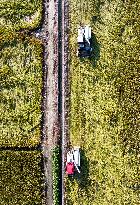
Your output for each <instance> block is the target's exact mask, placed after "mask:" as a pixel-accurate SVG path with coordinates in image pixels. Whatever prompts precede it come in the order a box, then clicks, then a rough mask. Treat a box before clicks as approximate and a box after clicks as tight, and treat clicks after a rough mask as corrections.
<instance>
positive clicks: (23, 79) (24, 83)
mask: <svg viewBox="0 0 140 205" xmlns="http://www.w3.org/2000/svg"><path fill="white" fill-rule="evenodd" d="M0 46H1V49H2V50H1V54H0V67H1V69H0V84H1V91H0V96H1V100H0V113H1V115H0V122H1V123H0V146H35V145H37V144H38V143H39V142H40V120H41V89H42V47H41V44H40V42H38V41H37V40H35V39H34V38H30V39H29V38H27V37H26V39H25V40H24V41H22V40H20V39H13V40H12V41H10V42H8V41H7V42H4V43H1V45H0Z"/></svg>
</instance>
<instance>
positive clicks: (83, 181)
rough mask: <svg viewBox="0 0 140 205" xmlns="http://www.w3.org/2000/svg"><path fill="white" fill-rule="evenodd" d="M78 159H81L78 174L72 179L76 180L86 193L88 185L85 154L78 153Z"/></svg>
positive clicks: (82, 152)
mask: <svg viewBox="0 0 140 205" xmlns="http://www.w3.org/2000/svg"><path fill="white" fill-rule="evenodd" d="M80 157H81V161H80V163H81V166H80V167H81V169H80V174H79V173H76V174H75V176H74V178H75V179H76V180H77V182H78V184H79V186H80V187H81V188H84V189H86V188H87V191H88V186H89V185H90V180H89V160H88V159H87V157H86V156H85V152H84V151H83V150H81V151H80Z"/></svg>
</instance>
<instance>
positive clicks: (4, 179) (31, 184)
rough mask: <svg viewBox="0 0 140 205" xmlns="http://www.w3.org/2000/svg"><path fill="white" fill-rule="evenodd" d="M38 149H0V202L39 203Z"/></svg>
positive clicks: (40, 197) (37, 204)
mask: <svg viewBox="0 0 140 205" xmlns="http://www.w3.org/2000/svg"><path fill="white" fill-rule="evenodd" d="M40 164H41V154H40V152H38V151H32V152H31V151H30V152H29V151H28V152H27V151H12V152H11V151H1V152H0V170H1V171H0V172H1V180H0V184H1V190H0V204H1V205H6V204H8V205H12V204H22V205H25V204H36V205H41V204H42V202H43V196H42V183H43V181H42V177H43V176H42V170H41V166H40Z"/></svg>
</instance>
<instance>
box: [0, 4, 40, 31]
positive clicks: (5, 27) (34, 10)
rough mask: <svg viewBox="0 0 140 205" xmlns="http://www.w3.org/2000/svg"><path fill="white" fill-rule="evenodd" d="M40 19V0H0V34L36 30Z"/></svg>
mask: <svg viewBox="0 0 140 205" xmlns="http://www.w3.org/2000/svg"><path fill="white" fill-rule="evenodd" d="M41 18H42V0H16V1H15V0H10V1H9V0H0V33H3V34H4V35H5V33H6V32H7V33H8V32H9V30H14V31H17V30H19V29H25V28H28V29H32V28H36V27H37V26H38V25H39V23H40V20H41Z"/></svg>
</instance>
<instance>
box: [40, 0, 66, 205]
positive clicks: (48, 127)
mask: <svg viewBox="0 0 140 205" xmlns="http://www.w3.org/2000/svg"><path fill="white" fill-rule="evenodd" d="M66 16H67V18H65V17H66ZM65 19H66V20H65ZM67 26H68V2H67V0H57V1H54V0H49V1H48V0H45V1H44V22H43V27H42V34H41V35H42V39H43V44H44V61H43V82H44V85H43V103H42V112H43V118H42V121H43V123H42V124H43V126H42V150H43V158H44V174H45V179H44V182H45V190H44V195H45V198H46V201H45V204H48V205H53V187H52V184H53V180H52V149H53V147H54V146H55V145H56V144H59V145H60V146H61V148H62V149H61V150H62V153H61V154H62V164H61V166H62V167H61V170H62V175H61V176H60V178H61V180H60V181H61V188H62V190H61V191H62V195H61V197H62V199H61V200H60V201H61V204H64V201H65V200H64V194H65V186H64V161H65V150H66V147H67V140H66V135H67V120H66V119H67V106H66V105H67V101H66V96H67V95H68V86H67V85H68V83H67V82H68V75H67V73H68V69H67V64H68V52H67V49H68V35H67Z"/></svg>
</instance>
